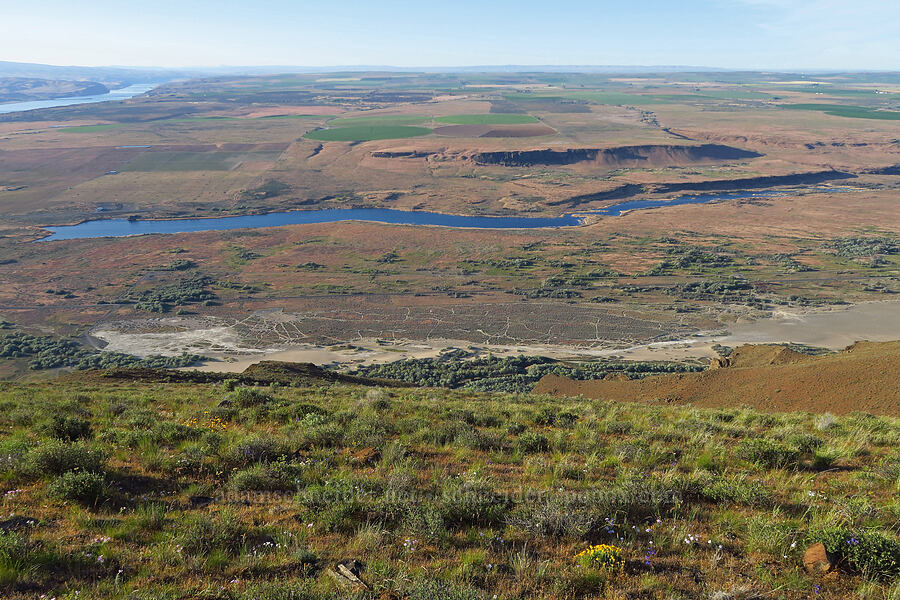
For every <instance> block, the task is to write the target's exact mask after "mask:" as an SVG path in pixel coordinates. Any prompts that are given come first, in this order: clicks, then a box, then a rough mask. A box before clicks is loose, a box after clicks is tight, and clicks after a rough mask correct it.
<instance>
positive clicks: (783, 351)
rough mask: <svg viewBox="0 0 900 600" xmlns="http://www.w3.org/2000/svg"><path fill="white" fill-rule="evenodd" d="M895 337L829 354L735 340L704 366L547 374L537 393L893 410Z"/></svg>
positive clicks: (898, 347)
mask: <svg viewBox="0 0 900 600" xmlns="http://www.w3.org/2000/svg"><path fill="white" fill-rule="evenodd" d="M898 382H900V342H884V343H874V342H858V343H856V344H853V345H852V346H850V347H849V348H847V349H845V350H842V351H841V352H838V353H835V354H828V355H825V356H807V355H803V354H800V353H797V352H793V351H792V350H790V349H789V348H786V347H784V346H777V345H761V346H741V347H739V348H737V349H735V351H734V353H733V354H732V355H731V356H729V357H728V358H727V359H720V360H718V361H714V362H713V365H712V367H711V368H710V370H708V371H704V372H702V373H679V374H673V375H659V376H654V377H647V378H644V379H641V380H630V379H627V378H625V377H616V376H612V377H608V378H607V379H604V380H595V381H573V380H571V379H568V378H565V377H557V376H555V375H547V376H545V377H544V378H543V379H541V380H540V381H539V382H538V384H537V386H535V388H534V393H537V394H554V395H559V396H579V395H583V396H584V397H586V398H603V399H605V400H615V401H621V402H635V401H636V402H641V401H644V402H664V403H671V404H692V405H695V406H702V407H714V408H721V407H738V406H744V405H747V406H752V407H754V408H756V409H758V410H767V411H781V412H792V411H803V412H817V413H823V412H831V413H834V414H843V413H849V412H853V411H864V412H869V413H874V414H879V415H892V416H900V383H898Z"/></svg>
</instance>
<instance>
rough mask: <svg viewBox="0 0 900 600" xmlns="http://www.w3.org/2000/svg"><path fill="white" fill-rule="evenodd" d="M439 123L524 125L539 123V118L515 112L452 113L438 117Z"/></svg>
mask: <svg viewBox="0 0 900 600" xmlns="http://www.w3.org/2000/svg"><path fill="white" fill-rule="evenodd" d="M435 121H437V122H438V123H450V124H452V125H524V124H526V123H537V122H538V121H539V120H538V119H537V118H535V117H532V116H531V115H515V114H500V113H497V114H486V115H452V116H449V117H438V118H436V119H435Z"/></svg>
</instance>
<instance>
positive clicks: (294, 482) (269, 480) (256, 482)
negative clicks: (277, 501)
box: [229, 461, 300, 492]
mask: <svg viewBox="0 0 900 600" xmlns="http://www.w3.org/2000/svg"><path fill="white" fill-rule="evenodd" d="M299 475H300V469H299V468H298V467H297V466H296V465H291V464H288V463H285V462H283V461H277V462H274V463H269V464H256V465H254V466H252V467H250V468H248V469H243V470H241V471H238V472H236V473H235V474H234V475H232V476H231V481H229V486H230V487H231V489H233V490H235V491H238V492H247V491H265V492H289V491H293V490H296V489H297V487H298V486H299V484H300V481H299Z"/></svg>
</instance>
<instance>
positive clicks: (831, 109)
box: [782, 104, 900, 121]
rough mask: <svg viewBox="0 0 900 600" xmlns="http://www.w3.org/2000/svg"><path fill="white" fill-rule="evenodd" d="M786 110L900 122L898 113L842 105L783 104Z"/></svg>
mask: <svg viewBox="0 0 900 600" xmlns="http://www.w3.org/2000/svg"><path fill="white" fill-rule="evenodd" d="M782 108H786V109H788V110H818V111H822V112H823V113H825V114H826V115H831V116H833V117H848V118H851V119H878V120H882V121H900V111H896V110H877V109H874V108H866V107H864V106H845V105H843V104H785V105H782Z"/></svg>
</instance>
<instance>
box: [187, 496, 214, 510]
mask: <svg viewBox="0 0 900 600" xmlns="http://www.w3.org/2000/svg"><path fill="white" fill-rule="evenodd" d="M215 501H216V499H215V498H210V497H209V496H191V497H190V498H188V502H190V504H191V508H203V507H204V506H209V505H210V504H212V503H213V502H215Z"/></svg>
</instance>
